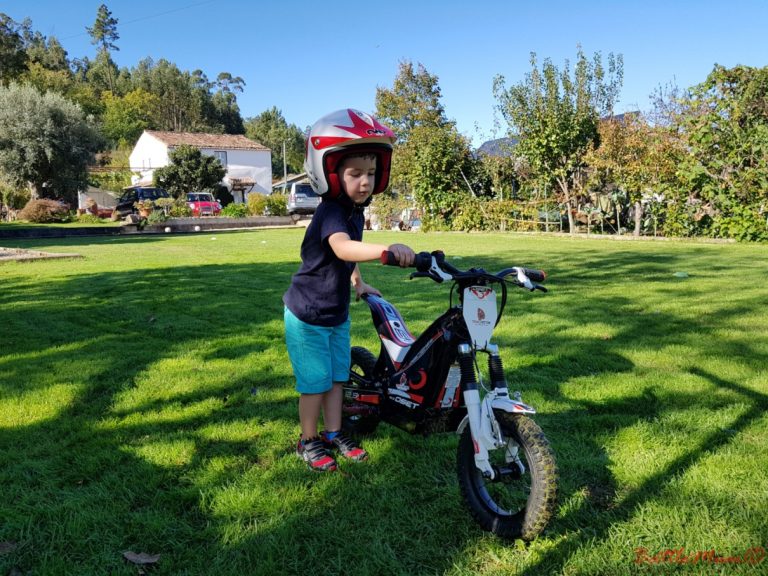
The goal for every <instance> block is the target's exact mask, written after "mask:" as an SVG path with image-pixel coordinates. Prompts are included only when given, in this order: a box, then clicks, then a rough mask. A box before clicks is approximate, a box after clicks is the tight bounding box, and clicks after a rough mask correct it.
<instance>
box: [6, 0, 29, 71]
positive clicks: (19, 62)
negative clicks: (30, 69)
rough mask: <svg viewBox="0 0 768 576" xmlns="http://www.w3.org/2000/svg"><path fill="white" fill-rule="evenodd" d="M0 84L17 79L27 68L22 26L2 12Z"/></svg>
mask: <svg viewBox="0 0 768 576" xmlns="http://www.w3.org/2000/svg"><path fill="white" fill-rule="evenodd" d="M0 62H2V66H0V86H4V85H8V84H9V83H10V82H11V81H13V80H17V79H18V78H19V76H21V74H22V73H23V72H24V70H26V68H27V53H26V51H25V49H24V39H23V36H22V31H21V26H20V25H19V24H18V23H17V22H15V21H14V20H13V19H12V18H11V17H10V16H8V15H7V14H3V13H2V12H0Z"/></svg>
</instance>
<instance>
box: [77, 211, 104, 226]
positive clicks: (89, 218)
mask: <svg viewBox="0 0 768 576" xmlns="http://www.w3.org/2000/svg"><path fill="white" fill-rule="evenodd" d="M77 221H78V222H80V223H81V224H101V218H99V217H98V216H96V215H95V214H90V213H88V212H86V213H85V214H80V215H78V217H77Z"/></svg>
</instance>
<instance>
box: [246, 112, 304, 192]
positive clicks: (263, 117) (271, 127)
mask: <svg viewBox="0 0 768 576" xmlns="http://www.w3.org/2000/svg"><path fill="white" fill-rule="evenodd" d="M245 135H246V136H248V138H250V139H251V140H255V141H256V142H258V143H259V144H262V145H264V146H266V147H267V148H269V149H271V150H272V177H273V178H282V177H283V172H284V170H283V145H285V163H286V166H285V168H286V170H287V172H288V173H289V174H299V173H301V172H303V171H304V149H305V143H304V134H303V133H302V131H301V129H300V128H299V127H298V126H296V125H294V124H288V122H286V120H285V118H283V113H282V112H281V111H280V110H278V109H277V107H274V106H273V107H272V108H270V109H269V110H266V111H264V112H262V113H261V114H259V115H258V116H255V117H253V118H249V119H248V120H246V121H245Z"/></svg>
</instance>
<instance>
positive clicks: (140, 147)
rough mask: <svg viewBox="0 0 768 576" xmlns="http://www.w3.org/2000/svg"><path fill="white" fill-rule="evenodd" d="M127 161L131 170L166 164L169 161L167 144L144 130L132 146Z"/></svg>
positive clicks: (142, 169)
mask: <svg viewBox="0 0 768 576" xmlns="http://www.w3.org/2000/svg"><path fill="white" fill-rule="evenodd" d="M128 162H129V163H130V164H131V168H132V169H133V170H137V171H141V172H143V171H145V170H152V169H154V168H161V167H163V166H167V165H168V162H169V159H168V146H166V145H165V144H164V143H163V142H160V140H158V139H157V138H155V137H154V136H150V135H149V134H147V133H146V132H145V133H143V134H142V135H141V136H139V139H138V141H137V142H136V146H134V147H133V152H131V155H130V156H129V157H128ZM150 179H151V176H150Z"/></svg>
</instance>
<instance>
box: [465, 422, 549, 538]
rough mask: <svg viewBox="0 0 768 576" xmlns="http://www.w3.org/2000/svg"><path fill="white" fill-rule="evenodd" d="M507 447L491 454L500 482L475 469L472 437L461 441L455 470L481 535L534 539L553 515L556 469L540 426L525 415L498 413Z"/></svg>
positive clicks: (468, 433)
mask: <svg viewBox="0 0 768 576" xmlns="http://www.w3.org/2000/svg"><path fill="white" fill-rule="evenodd" d="M495 415H496V419H497V420H498V422H499V425H500V427H501V431H502V433H503V435H504V438H505V439H506V440H507V443H506V446H505V447H502V448H499V449H497V450H492V451H490V452H489V458H490V461H491V464H492V465H493V467H494V469H495V470H496V471H497V474H496V478H494V479H493V480H490V479H488V478H486V477H484V476H483V474H482V472H481V471H480V470H479V469H478V468H477V466H475V451H474V443H473V441H472V434H471V433H470V430H469V426H467V427H466V428H465V429H464V430H463V432H462V434H461V439H460V440H459V448H458V459H457V460H458V462H457V471H458V475H459V486H460V487H461V494H462V496H463V497H464V501H465V503H466V504H467V507H468V508H469V510H470V512H471V513H472V516H473V517H474V518H475V520H476V521H477V522H478V524H480V527H481V528H482V529H483V530H487V531H489V532H493V533H494V534H496V535H498V536H500V537H502V538H509V539H515V538H522V539H523V540H533V539H534V538H535V537H536V536H538V535H539V534H540V533H541V532H542V531H543V530H544V528H545V526H546V525H547V522H549V519H550V518H551V517H552V514H554V512H555V502H556V499H557V464H556V463H555V456H554V454H553V452H552V448H551V447H550V445H549V441H548V440H547V438H546V436H544V432H542V430H541V428H539V425H538V424H536V423H535V422H534V421H533V420H531V419H530V418H528V417H526V416H521V415H513V414H509V413H508V412H502V411H496V412H495Z"/></svg>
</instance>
